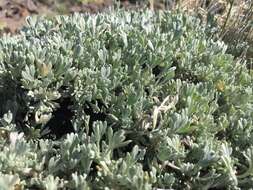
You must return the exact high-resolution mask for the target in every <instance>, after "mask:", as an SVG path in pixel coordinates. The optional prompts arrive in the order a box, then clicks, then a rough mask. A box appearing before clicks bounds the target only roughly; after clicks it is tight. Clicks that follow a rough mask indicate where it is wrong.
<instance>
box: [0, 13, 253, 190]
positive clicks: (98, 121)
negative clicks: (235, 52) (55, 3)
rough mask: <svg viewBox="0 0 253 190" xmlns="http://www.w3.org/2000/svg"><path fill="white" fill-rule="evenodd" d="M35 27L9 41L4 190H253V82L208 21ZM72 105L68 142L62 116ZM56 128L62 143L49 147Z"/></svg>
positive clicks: (125, 19) (70, 20)
mask: <svg viewBox="0 0 253 190" xmlns="http://www.w3.org/2000/svg"><path fill="white" fill-rule="evenodd" d="M27 22H28V26H27V27H25V28H23V30H22V32H21V33H20V34H19V35H17V36H13V37H10V36H3V37H2V38H1V39H0V103H1V107H0V108H1V109H0V115H1V119H0V127H1V128H0V132H1V134H0V149H1V151H0V171H1V175H0V189H9V188H12V187H13V186H15V185H16V187H23V188H24V189H36V188H37V189H52V190H54V189H73V190H74V189H80V190H83V189H85V190H86V189H87V190H88V189H115V190H116V189H136V190H139V189H143V190H148V189H201V190H202V189H211V188H213V189H214V188H216V189H225V188H227V189H247V188H250V187H251V186H252V185H251V184H252V182H253V181H252V179H253V172H252V171H253V169H252V167H253V166H252V164H253V156H252V155H253V153H252V152H253V140H252V139H253V125H252V124H253V123H252V121H253V120H252V118H253V110H252V108H253V105H252V103H253V102H252V101H253V92H252V82H253V80H252V79H253V77H252V73H250V72H249V71H248V70H247V68H246V66H245V63H244V62H243V61H242V62H239V61H237V60H234V58H233V57H232V56H231V55H229V54H226V53H225V51H226V48H227V47H226V45H225V44H224V43H223V42H220V41H214V40H212V39H210V38H209V37H208V36H207V35H206V34H205V28H204V27H203V26H202V25H201V23H200V21H199V20H197V19H196V18H194V17H190V16H187V15H184V14H182V13H170V12H157V13H154V12H150V11H142V12H123V11H112V12H111V13H103V14H98V15H88V14H87V15H79V14H75V15H73V16H58V17H55V18H53V19H44V18H28V19H27ZM66 99H70V102H72V103H71V105H66V106H68V108H66V109H69V110H71V111H72V112H73V117H71V118H69V120H68V121H69V123H68V125H73V128H74V130H75V132H73V133H69V134H65V133H60V132H62V131H64V130H65V127H66V125H60V123H61V120H64V118H66V117H67V116H66V115H64V114H63V115H62V117H61V118H58V117H56V115H55V114H56V113H58V112H59V110H61V109H62V107H61V106H62V104H61V103H62V101H64V100H66ZM53 119H55V120H56V122H55V123H54V125H55V126H53V127H55V128H56V130H55V131H56V132H55V131H54V133H56V134H57V131H58V132H59V133H60V134H63V135H61V136H60V137H59V138H56V139H54V138H45V137H44V136H42V135H41V134H40V130H41V129H43V128H44V127H47V124H48V123H50V122H51V121H52V120H53ZM64 122H66V123H67V121H65V120H64ZM51 127H52V126H51ZM47 130H48V131H49V133H53V132H52V129H51V131H50V129H47Z"/></svg>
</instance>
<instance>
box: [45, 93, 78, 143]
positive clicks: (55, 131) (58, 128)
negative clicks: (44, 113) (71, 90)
mask: <svg viewBox="0 0 253 190" xmlns="http://www.w3.org/2000/svg"><path fill="white" fill-rule="evenodd" d="M57 103H59V108H58V109H57V110H56V111H54V112H53V116H52V118H51V119H50V120H49V121H48V122H47V124H46V125H45V126H44V127H43V129H42V130H41V137H42V138H52V137H56V139H59V138H61V137H62V136H63V135H65V134H67V133H71V132H75V131H74V127H73V125H72V123H71V119H72V117H73V116H74V112H73V111H72V110H71V108H70V106H72V105H73V102H72V101H71V98H70V97H67V98H60V99H59V100H58V101H57Z"/></svg>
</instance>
